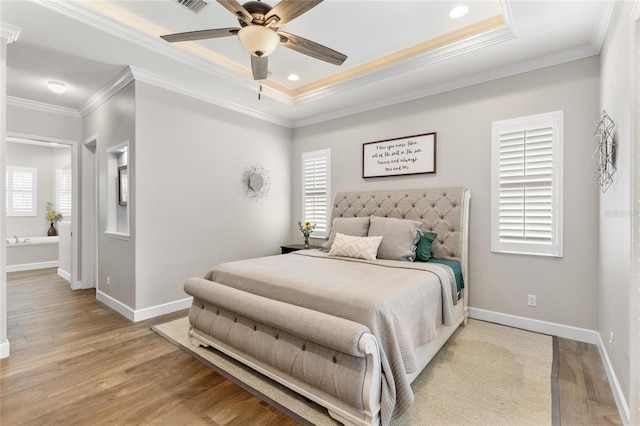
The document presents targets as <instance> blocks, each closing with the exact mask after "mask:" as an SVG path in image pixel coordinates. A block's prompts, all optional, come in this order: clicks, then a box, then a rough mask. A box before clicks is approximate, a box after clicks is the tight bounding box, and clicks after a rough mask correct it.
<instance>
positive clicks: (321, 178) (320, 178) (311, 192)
mask: <svg viewBox="0 0 640 426" xmlns="http://www.w3.org/2000/svg"><path fill="white" fill-rule="evenodd" d="M330 176H331V150H329V149H323V150H321V151H312V152H303V153H302V221H305V220H308V221H310V222H311V223H315V224H316V228H315V230H314V231H313V233H312V234H311V235H312V236H313V237H326V236H328V235H329V229H328V228H329V217H330V208H329V206H330V202H331V199H330V194H329V193H330V188H331V182H330Z"/></svg>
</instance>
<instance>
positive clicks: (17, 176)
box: [5, 166, 38, 216]
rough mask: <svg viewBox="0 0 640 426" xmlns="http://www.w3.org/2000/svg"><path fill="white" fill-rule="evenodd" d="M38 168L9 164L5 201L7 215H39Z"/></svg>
mask: <svg viewBox="0 0 640 426" xmlns="http://www.w3.org/2000/svg"><path fill="white" fill-rule="evenodd" d="M37 182H38V169H35V168H33V167H17V166H7V178H6V188H5V194H6V195H5V197H6V198H5V203H6V213H7V216H37V214H38V209H37V193H38V191H37Z"/></svg>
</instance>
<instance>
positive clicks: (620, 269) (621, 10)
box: [598, 2, 637, 401]
mask: <svg viewBox="0 0 640 426" xmlns="http://www.w3.org/2000/svg"><path fill="white" fill-rule="evenodd" d="M633 6H634V3H633V2H620V3H618V5H617V7H616V10H615V12H614V15H613V17H612V21H611V24H610V25H609V33H608V34H607V40H606V42H605V45H604V46H603V48H602V52H601V55H600V56H601V67H602V77H601V83H600V93H601V100H600V109H601V110H606V111H607V113H608V114H609V116H611V118H612V120H613V121H614V123H615V125H616V127H615V131H614V137H615V140H616V143H617V153H616V161H615V166H616V168H617V171H616V172H615V174H614V175H613V184H612V185H611V187H610V188H609V190H608V191H607V192H606V193H604V194H601V195H600V208H599V215H598V216H599V222H600V231H599V240H600V241H599V247H600V274H599V279H598V282H599V285H598V306H599V309H598V311H599V315H598V331H599V332H600V335H601V337H602V340H603V341H604V342H605V350H606V351H607V354H608V356H609V359H610V360H611V364H612V366H613V369H614V371H615V374H616V377H617V378H618V381H619V382H620V387H621V389H622V392H623V395H624V397H625V399H626V400H627V401H629V397H630V386H631V383H630V370H629V366H630V360H629V355H630V347H629V333H630V331H629V324H630V319H631V316H630V312H629V303H628V299H629V296H630V294H631V292H630V286H632V285H633V283H635V280H636V279H637V278H635V277H633V275H632V270H631V263H630V262H631V232H632V226H631V214H632V200H631V191H632V188H631V183H632V180H633V177H632V164H633V163H632V152H633V151H632V143H633V118H634V117H633V114H634V113H635V112H634V104H635V102H634V97H633V95H634V90H633V88H634V86H635V83H634V80H633V75H634V72H633V64H634V57H635V53H634V52H633V49H632V46H633V24H632V20H631V11H632V8H633ZM610 333H613V334H614V344H613V347H612V348H610V347H609V345H608V341H609V335H610ZM636 350H637V348H636Z"/></svg>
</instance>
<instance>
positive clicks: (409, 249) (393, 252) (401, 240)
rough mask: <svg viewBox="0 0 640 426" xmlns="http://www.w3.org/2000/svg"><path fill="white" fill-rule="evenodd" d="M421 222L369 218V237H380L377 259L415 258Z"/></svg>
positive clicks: (411, 260)
mask: <svg viewBox="0 0 640 426" xmlns="http://www.w3.org/2000/svg"><path fill="white" fill-rule="evenodd" d="M420 226H422V222H420V221H417V220H407V219H394V218H391V217H378V216H371V220H370V224H369V236H370V237H374V236H381V237H382V243H380V248H378V259H388V260H408V261H410V262H413V260H414V259H415V258H416V245H417V244H418V241H419V240H420V236H421V235H422V232H420Z"/></svg>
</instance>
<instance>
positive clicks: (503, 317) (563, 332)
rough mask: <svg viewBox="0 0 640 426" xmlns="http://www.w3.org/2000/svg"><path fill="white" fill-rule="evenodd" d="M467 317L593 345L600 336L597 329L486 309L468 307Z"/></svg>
mask: <svg viewBox="0 0 640 426" xmlns="http://www.w3.org/2000/svg"><path fill="white" fill-rule="evenodd" d="M469 317H470V318H474V319H478V320H482V321H488V322H494V323H496V324H502V325H508V326H509V327H515V328H521V329H523V330H529V331H535V332H536V333H542V334H549V335H551V336H558V337H564V338H565V339H572V340H577V341H579V342H585V343H591V344H593V345H597V344H598V339H599V337H600V335H599V334H598V332H597V331H594V330H588V329H586V328H579V327H573V326H570V325H563V324H557V323H554V322H548V321H540V320H536V319H531V318H525V317H519V316H516V315H509V314H503V313H500V312H493V311H487V310H484V309H479V308H471V307H470V308H469Z"/></svg>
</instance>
